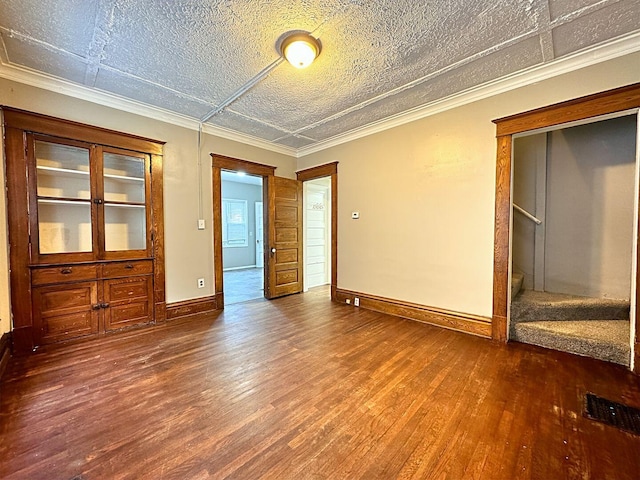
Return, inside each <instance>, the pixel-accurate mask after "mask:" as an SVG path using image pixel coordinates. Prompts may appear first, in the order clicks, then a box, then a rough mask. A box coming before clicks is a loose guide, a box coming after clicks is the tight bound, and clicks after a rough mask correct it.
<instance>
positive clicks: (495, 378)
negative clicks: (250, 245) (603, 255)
mask: <svg viewBox="0 0 640 480" xmlns="http://www.w3.org/2000/svg"><path fill="white" fill-rule="evenodd" d="M0 388H1V398H0V412H1V417H0V434H1V438H0V442H1V443H0V478H3V479H61V480H69V479H71V478H74V477H76V476H77V477H78V478H82V479H86V480H89V479H198V480H199V479H206V478H238V479H259V478H268V479H324V478H332V479H352V478H354V479H356V478H362V479H394V478H402V479H456V480H458V479H490V480H495V479H509V480H511V479H529V478H533V479H545V480H555V479H598V480H600V479H615V480H625V479H638V478H639V477H640V437H638V436H633V435H631V434H628V433H625V432H622V431H619V430H616V429H615V428H612V427H609V426H605V425H602V424H600V423H596V422H594V421H591V420H588V419H586V418H583V417H582V415H581V409H582V402H583V397H584V394H585V393H586V392H593V393H596V394H598V395H601V396H604V397H606V398H609V399H611V400H615V401H619V402H624V403H628V404H632V405H635V406H640V382H639V379H638V377H635V376H633V375H632V374H631V373H629V372H627V371H626V370H625V369H624V368H623V367H620V366H617V365H613V364H607V363H603V362H600V361H597V360H592V359H586V358H579V357H575V356H572V355H569V354H563V353H559V352H550V351H545V350H542V349H538V348H536V347H532V346H527V345H519V344H509V345H500V344H496V343H492V342H491V341H490V340H484V339H481V338H476V337H473V336H470V335H465V334H461V333H455V332H450V331H447V330H443V329H440V328H436V327H431V326H428V325H423V324H420V323H416V322H412V321H405V320H401V319H398V318H393V317H389V316H385V315H381V314H377V313H374V312H369V311H365V310H359V309H357V308H352V307H348V306H342V305H337V304H332V303H330V302H329V300H328V298H327V292H326V290H324V289H320V290H312V291H310V292H309V293H307V294H304V295H294V296H291V297H286V298H282V299H279V300H275V301H271V302H268V301H256V302H250V303H243V304H239V305H234V306H229V307H228V308H227V309H226V310H225V312H224V313H222V314H219V315H218V316H217V317H216V318H213V317H210V318H200V319H192V320H190V321H176V322H172V323H169V324H167V325H165V326H161V327H157V328H149V329H144V330H139V331H136V332H131V333H126V334H120V335H115V336H111V337H106V338H102V339H99V340H96V341H91V342H84V343H77V344H74V345H68V346H65V347H63V348H59V347H55V348H48V349H46V350H45V351H42V352H39V353H37V354H35V355H32V356H29V357H23V358H14V359H12V361H11V364H10V365H9V367H8V369H7V371H6V372H5V375H4V378H3V380H2V384H1V387H0Z"/></svg>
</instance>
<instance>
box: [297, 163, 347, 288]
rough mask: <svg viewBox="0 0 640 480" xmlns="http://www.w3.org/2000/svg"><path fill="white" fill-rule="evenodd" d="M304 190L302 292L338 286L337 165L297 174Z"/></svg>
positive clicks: (319, 167)
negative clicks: (303, 287)
mask: <svg viewBox="0 0 640 480" xmlns="http://www.w3.org/2000/svg"><path fill="white" fill-rule="evenodd" d="M296 176H297V178H298V180H299V181H301V182H302V183H303V191H304V212H305V220H304V223H305V228H304V252H305V273H304V278H305V291H308V290H309V288H314V287H319V286H322V285H326V284H328V283H330V284H331V290H330V294H331V300H332V301H336V290H337V285H338V162H332V163H328V164H325V165H320V166H318V167H312V168H309V169H306V170H301V171H298V172H296Z"/></svg>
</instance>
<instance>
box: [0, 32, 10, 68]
mask: <svg viewBox="0 0 640 480" xmlns="http://www.w3.org/2000/svg"><path fill="white" fill-rule="evenodd" d="M0 63H9V51H8V50H7V45H6V44H5V43H4V35H0Z"/></svg>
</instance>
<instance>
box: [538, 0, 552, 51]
mask: <svg viewBox="0 0 640 480" xmlns="http://www.w3.org/2000/svg"><path fill="white" fill-rule="evenodd" d="M550 1H551V0H545V1H543V2H542V6H541V7H540V9H539V10H538V30H539V32H540V49H541V51H542V61H543V62H548V61H550V60H553V59H554V58H555V54H554V49H553V34H552V33H551V30H552V28H551V6H550V5H549V2H550Z"/></svg>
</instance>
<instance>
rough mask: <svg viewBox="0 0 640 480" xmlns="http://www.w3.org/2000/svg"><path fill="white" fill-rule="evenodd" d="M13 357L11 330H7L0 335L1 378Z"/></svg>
mask: <svg viewBox="0 0 640 480" xmlns="http://www.w3.org/2000/svg"><path fill="white" fill-rule="evenodd" d="M10 358H11V332H6V333H5V334H4V335H2V337H0V379H1V378H2V375H4V371H5V370H6V368H7V365H8V364H9V359H10Z"/></svg>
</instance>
